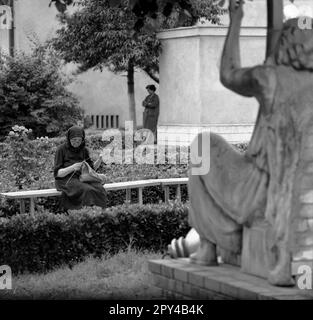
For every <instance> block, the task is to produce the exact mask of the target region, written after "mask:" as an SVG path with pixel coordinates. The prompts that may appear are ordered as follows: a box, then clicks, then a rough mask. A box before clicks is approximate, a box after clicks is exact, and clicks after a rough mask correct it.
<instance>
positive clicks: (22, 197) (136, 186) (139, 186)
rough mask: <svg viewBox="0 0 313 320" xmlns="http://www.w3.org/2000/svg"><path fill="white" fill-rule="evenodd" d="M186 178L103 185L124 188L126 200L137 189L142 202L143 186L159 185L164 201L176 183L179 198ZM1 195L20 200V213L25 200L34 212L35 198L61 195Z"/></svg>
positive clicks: (49, 192) (33, 192)
mask: <svg viewBox="0 0 313 320" xmlns="http://www.w3.org/2000/svg"><path fill="white" fill-rule="evenodd" d="M187 182H188V178H172V179H150V180H138V181H127V182H116V183H107V184H105V185H103V187H104V189H105V190H106V191H115V190H126V201H131V190H132V189H138V203H139V204H143V197H142V191H143V188H145V187H150V186H161V187H162V188H163V190H164V201H165V202H168V201H169V199H170V193H169V187H170V186H173V185H176V199H177V200H179V201H180V200H181V185H185V184H187ZM0 195H1V196H3V197H4V198H8V199H16V200H19V201H20V213H25V200H26V199H29V200H30V213H31V214H34V213H35V199H36V198H47V197H57V196H60V195H61V192H60V191H57V190H56V189H43V190H26V191H16V192H6V193H0Z"/></svg>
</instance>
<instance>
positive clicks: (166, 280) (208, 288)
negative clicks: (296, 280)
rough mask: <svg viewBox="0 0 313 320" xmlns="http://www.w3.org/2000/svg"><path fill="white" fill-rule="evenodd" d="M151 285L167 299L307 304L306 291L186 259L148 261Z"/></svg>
mask: <svg viewBox="0 0 313 320" xmlns="http://www.w3.org/2000/svg"><path fill="white" fill-rule="evenodd" d="M149 270H150V272H151V273H152V276H153V281H154V285H155V286H156V287H157V288H159V289H161V290H162V294H163V296H164V297H165V298H167V299H203V300H304V299H305V300H311V299H312V298H313V297H312V296H310V293H309V292H308V291H307V290H299V289H298V288H296V287H295V288H279V287H273V286H271V285H270V284H269V283H268V282H267V280H265V279H262V278H260V277H255V276H252V275H249V274H245V273H243V272H241V271H240V268H239V267H235V266H230V265H227V264H221V265H219V266H218V267H206V266H199V265H196V264H191V263H190V262H189V259H187V258H184V259H163V260H153V261H149Z"/></svg>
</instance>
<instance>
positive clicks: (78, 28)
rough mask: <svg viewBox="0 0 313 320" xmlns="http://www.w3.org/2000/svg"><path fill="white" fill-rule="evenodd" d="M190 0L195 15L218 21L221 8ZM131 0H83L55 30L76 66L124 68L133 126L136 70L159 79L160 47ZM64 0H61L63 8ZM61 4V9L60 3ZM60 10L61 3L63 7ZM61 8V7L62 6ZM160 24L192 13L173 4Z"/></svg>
mask: <svg viewBox="0 0 313 320" xmlns="http://www.w3.org/2000/svg"><path fill="white" fill-rule="evenodd" d="M193 1H194V8H195V12H197V17H198V18H199V17H202V16H204V17H206V18H208V19H211V20H213V21H215V22H216V21H218V14H219V13H220V12H221V10H220V9H219V10H218V9H217V7H214V8H212V7H208V6H207V0H200V1H195V0H193ZM131 2H132V1H131V0H123V1H121V2H120V5H119V6H113V7H112V6H110V1H109V0H103V1H99V0H89V1H88V0H83V1H80V2H79V5H80V8H79V10H77V11H76V12H74V13H73V14H72V15H68V14H64V15H62V16H61V21H62V22H63V27H62V28H61V29H60V30H58V31H57V37H56V38H55V39H54V40H53V43H54V47H55V48H56V49H57V50H58V51H59V52H60V53H61V55H62V57H63V58H64V60H65V61H66V62H76V63H78V64H79V65H80V70H81V71H85V70H88V69H90V68H95V69H100V70H102V68H103V67H107V68H108V69H109V70H111V71H113V72H115V73H119V72H127V85H128V97H129V111H130V118H131V120H132V121H133V123H134V126H135V127H136V106H135V92H134V71H135V69H137V68H138V69H142V70H143V71H145V72H146V73H147V74H148V75H149V76H150V77H151V78H152V79H153V80H154V81H156V82H159V80H158V57H159V53H160V50H161V46H160V42H159V40H158V39H157V37H156V32H155V29H154V28H155V24H154V26H153V28H151V25H152V24H153V21H152V23H151V24H150V26H149V24H147V26H146V27H144V28H140V29H138V28H137V31H136V32H135V31H134V27H135V26H136V24H137V26H138V23H137V22H138V17H137V16H136V14H135V13H134V10H133V9H132V8H131ZM64 6H65V4H61V7H62V8H65V7H64ZM62 8H61V9H62ZM62 10H63V9H62ZM63 12H64V11H63ZM155 21H157V24H158V27H159V28H161V27H163V28H168V27H177V26H182V25H191V24H194V22H195V20H194V19H193V18H192V17H191V16H190V17H187V18H186V19H182V18H181V15H180V11H179V8H178V7H177V6H173V10H171V15H169V16H168V17H161V16H159V18H158V19H156V20H155Z"/></svg>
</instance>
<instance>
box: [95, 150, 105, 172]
mask: <svg viewBox="0 0 313 320" xmlns="http://www.w3.org/2000/svg"><path fill="white" fill-rule="evenodd" d="M102 161H103V159H102V154H101V153H100V154H99V157H98V159H97V160H96V161H95V162H94V164H93V166H94V168H95V170H96V171H97V170H98V169H99V167H100V165H101V162H102Z"/></svg>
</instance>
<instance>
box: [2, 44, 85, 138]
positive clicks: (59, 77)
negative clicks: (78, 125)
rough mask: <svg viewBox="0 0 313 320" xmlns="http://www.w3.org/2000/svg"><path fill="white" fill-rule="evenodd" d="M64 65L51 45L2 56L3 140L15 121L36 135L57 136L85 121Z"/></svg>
mask: <svg viewBox="0 0 313 320" xmlns="http://www.w3.org/2000/svg"><path fill="white" fill-rule="evenodd" d="M62 65H63V64H62V61H61V60H60V59H59V57H58V56H57V55H56V54H55V52H54V51H53V50H52V49H51V48H50V47H49V46H47V45H38V46H37V47H36V48H35V49H34V50H33V52H32V53H31V54H26V53H16V54H15V55H14V57H3V56H2V57H0V113H1V119H0V140H1V138H3V137H4V136H6V135H7V134H8V132H9V131H10V128H11V127H12V126H13V125H15V124H18V125H23V126H25V127H27V128H30V129H32V130H33V133H34V135H35V136H36V137H37V136H46V135H47V136H56V135H58V134H60V133H62V132H64V131H65V130H66V129H67V128H68V127H70V126H71V124H72V123H75V122H77V121H78V120H81V118H82V110H81V109H80V108H79V103H78V100H77V99H76V98H75V96H74V95H73V94H72V93H71V92H70V91H69V90H67V88H66V87H67V85H68V84H69V83H70V79H69V78H68V77H66V76H65V74H63V73H62V71H61V68H62Z"/></svg>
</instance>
